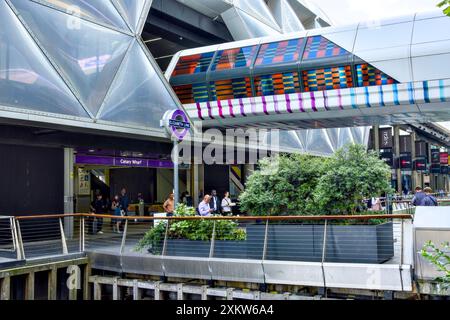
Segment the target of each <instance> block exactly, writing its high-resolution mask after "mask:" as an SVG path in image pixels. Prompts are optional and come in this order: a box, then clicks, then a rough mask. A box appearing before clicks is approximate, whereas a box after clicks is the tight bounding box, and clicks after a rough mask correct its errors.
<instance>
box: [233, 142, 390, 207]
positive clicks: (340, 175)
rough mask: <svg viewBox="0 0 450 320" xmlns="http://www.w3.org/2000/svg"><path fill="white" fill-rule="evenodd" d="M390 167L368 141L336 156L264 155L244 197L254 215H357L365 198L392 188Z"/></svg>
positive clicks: (346, 148)
mask: <svg viewBox="0 0 450 320" xmlns="http://www.w3.org/2000/svg"><path fill="white" fill-rule="evenodd" d="M390 174H391V172H390V168H389V166H387V165H386V164H385V163H384V162H383V161H382V160H380V159H379V158H378V155H377V154H376V153H373V152H367V151H366V149H365V147H364V146H362V145H347V146H345V147H344V148H342V149H340V150H339V151H337V152H336V153H335V154H334V155H333V156H332V157H331V158H319V157H313V156H308V155H298V154H297V155H281V156H278V157H276V158H275V159H269V158H267V159H264V160H262V161H261V162H260V169H259V170H256V171H255V172H254V173H253V174H252V175H251V176H250V177H249V179H248V181H247V184H246V189H245V191H244V192H243V193H242V194H241V196H240V203H241V209H242V210H243V211H246V212H248V213H249V214H252V215H283V214H288V215H314V214H346V213H354V212H355V211H356V210H357V208H358V207H359V206H360V204H361V201H362V199H363V198H366V197H373V196H380V195H381V194H383V193H388V192H390V191H391V188H390Z"/></svg>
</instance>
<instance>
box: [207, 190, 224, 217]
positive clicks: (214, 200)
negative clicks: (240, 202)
mask: <svg viewBox="0 0 450 320" xmlns="http://www.w3.org/2000/svg"><path fill="white" fill-rule="evenodd" d="M220 204H221V202H220V199H219V197H218V196H217V191H216V190H213V191H211V201H209V207H210V208H211V209H212V214H220V212H221V211H222V208H221V206H220Z"/></svg>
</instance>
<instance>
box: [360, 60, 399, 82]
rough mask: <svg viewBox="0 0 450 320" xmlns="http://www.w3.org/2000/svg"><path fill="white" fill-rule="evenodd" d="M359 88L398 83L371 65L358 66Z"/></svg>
mask: <svg viewBox="0 0 450 320" xmlns="http://www.w3.org/2000/svg"><path fill="white" fill-rule="evenodd" d="M356 75H357V77H358V87H368V86H380V85H384V84H394V83H397V81H395V80H394V79H393V78H391V77H390V76H388V75H387V74H385V73H383V72H381V71H380V70H378V69H377V68H375V67H373V66H371V65H370V64H358V65H357V66H356Z"/></svg>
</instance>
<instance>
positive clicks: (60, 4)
mask: <svg viewBox="0 0 450 320" xmlns="http://www.w3.org/2000/svg"><path fill="white" fill-rule="evenodd" d="M40 2H44V3H46V4H48V5H49V6H52V7H55V8H57V9H59V10H61V11H63V12H65V13H67V14H71V15H74V16H77V17H80V18H83V19H88V20H91V21H94V22H98V23H102V24H108V25H111V26H113V27H116V28H118V29H123V30H127V31H128V27H127V24H126V23H125V21H124V20H123V18H122V17H121V16H120V14H119V13H118V12H117V10H116V8H115V7H114V5H113V4H112V3H111V2H110V1H107V0H40ZM128 32H129V31H128Z"/></svg>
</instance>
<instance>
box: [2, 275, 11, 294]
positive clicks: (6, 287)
mask: <svg viewBox="0 0 450 320" xmlns="http://www.w3.org/2000/svg"><path fill="white" fill-rule="evenodd" d="M10 299H11V278H10V277H6V278H3V279H2V280H1V287H0V300H10Z"/></svg>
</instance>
